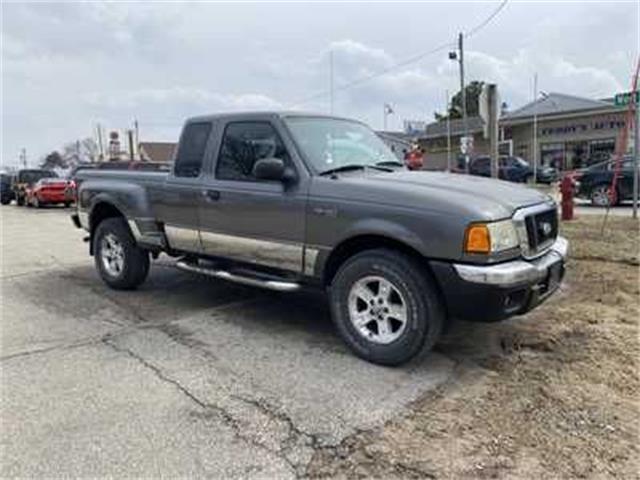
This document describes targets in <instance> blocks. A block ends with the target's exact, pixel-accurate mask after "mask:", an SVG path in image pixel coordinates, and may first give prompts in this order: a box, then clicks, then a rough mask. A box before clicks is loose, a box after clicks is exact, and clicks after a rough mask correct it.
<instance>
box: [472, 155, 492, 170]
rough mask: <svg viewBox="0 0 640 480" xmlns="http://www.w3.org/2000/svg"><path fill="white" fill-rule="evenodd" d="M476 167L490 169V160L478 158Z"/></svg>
mask: <svg viewBox="0 0 640 480" xmlns="http://www.w3.org/2000/svg"><path fill="white" fill-rule="evenodd" d="M474 167H476V168H489V159H488V158H484V157H483V158H478V159H477V160H476V162H475V165H474Z"/></svg>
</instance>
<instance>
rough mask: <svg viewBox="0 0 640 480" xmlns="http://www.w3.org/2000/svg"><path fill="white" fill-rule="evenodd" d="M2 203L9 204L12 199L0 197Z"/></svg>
mask: <svg viewBox="0 0 640 480" xmlns="http://www.w3.org/2000/svg"><path fill="white" fill-rule="evenodd" d="M0 203H1V204H2V205H9V204H10V203H11V199H10V198H5V197H3V198H2V199H0Z"/></svg>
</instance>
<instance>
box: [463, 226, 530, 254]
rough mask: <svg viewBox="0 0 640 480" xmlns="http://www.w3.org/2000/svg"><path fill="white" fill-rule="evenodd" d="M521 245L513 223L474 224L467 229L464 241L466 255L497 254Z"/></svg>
mask: <svg viewBox="0 0 640 480" xmlns="http://www.w3.org/2000/svg"><path fill="white" fill-rule="evenodd" d="M518 245H519V241H518V233H517V232H516V229H515V226H514V225H513V221H512V220H511V219H509V220H501V221H499V222H491V223H472V224H471V225H469V227H467V231H466V234H465V241H464V249H465V252H466V253H483V254H488V253H496V252H502V251H504V250H509V249H511V248H516V247H517V246H518Z"/></svg>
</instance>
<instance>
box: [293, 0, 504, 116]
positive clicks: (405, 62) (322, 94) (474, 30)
mask: <svg viewBox="0 0 640 480" xmlns="http://www.w3.org/2000/svg"><path fill="white" fill-rule="evenodd" d="M508 1H509V0H503V1H502V3H501V4H500V5H498V7H497V8H496V9H495V10H494V11H493V12H492V13H491V15H489V16H488V17H487V18H485V19H484V20H483V21H482V22H480V23H479V24H478V25H476V26H475V27H473V28H472V29H471V30H469V32H468V33H466V34H464V36H465V37H467V38H468V37H471V36H472V35H475V34H476V33H478V32H479V31H480V30H482V29H483V28H484V27H486V26H487V25H488V24H489V23H491V21H492V20H493V19H494V18H495V17H497V16H498V14H499V13H500V12H501V11H502V9H503V8H504V7H505V6H506V5H507V3H508ZM455 46H456V43H455V42H446V43H443V44H441V45H439V46H437V47H435V48H433V49H431V50H428V51H426V52H423V53H420V54H418V55H415V56H413V57H410V58H407V59H405V60H403V61H401V62H398V63H395V64H393V65H391V66H389V67H387V68H385V69H383V70H380V71H379V72H376V73H373V74H371V75H366V76H363V77H360V78H357V79H355V80H351V81H350V82H347V83H345V84H343V85H340V86H338V87H335V86H334V87H333V88H332V89H329V90H323V91H322V92H318V93H316V94H314V95H311V96H309V97H306V98H303V99H301V100H299V101H297V102H294V103H293V104H292V107H296V106H299V105H304V104H305V103H309V102H310V101H312V100H316V99H319V98H324V97H326V96H327V95H331V93H332V92H333V93H335V92H341V91H344V90H347V89H349V88H352V87H355V86H357V85H360V84H361V83H365V82H368V81H370V80H373V79H376V78H379V77H382V76H383V75H386V74H387V73H389V72H391V71H393V70H395V69H397V68H401V67H404V66H406V65H410V64H412V63H415V62H418V61H420V60H422V59H423V58H425V57H427V56H429V55H433V54H434V53H438V52H440V51H442V50H447V49H450V48H451V47H455Z"/></svg>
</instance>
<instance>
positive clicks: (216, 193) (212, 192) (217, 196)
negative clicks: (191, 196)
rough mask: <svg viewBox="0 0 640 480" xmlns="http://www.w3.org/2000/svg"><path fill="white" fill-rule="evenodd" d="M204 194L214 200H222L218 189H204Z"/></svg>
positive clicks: (208, 198)
mask: <svg viewBox="0 0 640 480" xmlns="http://www.w3.org/2000/svg"><path fill="white" fill-rule="evenodd" d="M202 196H203V197H205V198H206V199H207V200H210V201H212V202H216V201H218V200H220V192H219V191H218V190H203V191H202Z"/></svg>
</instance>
